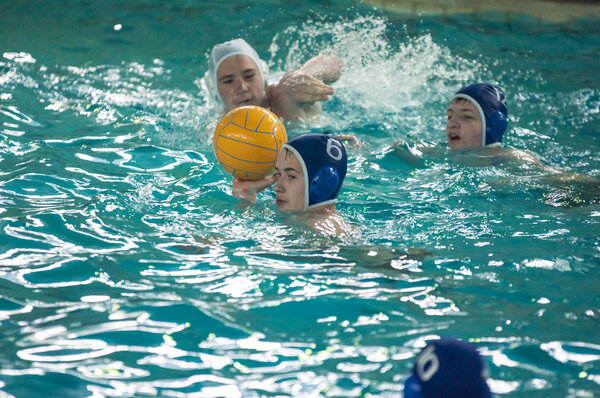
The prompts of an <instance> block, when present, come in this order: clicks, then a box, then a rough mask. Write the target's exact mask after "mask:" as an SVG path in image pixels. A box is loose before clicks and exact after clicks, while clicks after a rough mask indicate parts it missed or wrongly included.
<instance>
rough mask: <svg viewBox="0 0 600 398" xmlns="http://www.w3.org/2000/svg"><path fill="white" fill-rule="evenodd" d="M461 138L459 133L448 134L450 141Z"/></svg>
mask: <svg viewBox="0 0 600 398" xmlns="http://www.w3.org/2000/svg"><path fill="white" fill-rule="evenodd" d="M458 140H460V136H459V135H457V134H448V141H458Z"/></svg>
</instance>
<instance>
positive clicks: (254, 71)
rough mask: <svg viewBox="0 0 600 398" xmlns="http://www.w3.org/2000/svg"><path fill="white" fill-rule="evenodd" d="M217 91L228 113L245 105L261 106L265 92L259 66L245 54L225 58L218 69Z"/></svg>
mask: <svg viewBox="0 0 600 398" xmlns="http://www.w3.org/2000/svg"><path fill="white" fill-rule="evenodd" d="M217 90H219V95H220V96H221V99H222V100H223V104H225V108H226V109H227V110H228V111H230V110H232V109H235V108H239V107H240V106H245V105H261V103H262V101H263V96H264V91H263V82H262V79H261V77H260V73H259V71H258V66H257V65H256V64H255V63H254V61H253V60H252V58H250V57H249V56H247V55H243V54H237V55H232V56H230V57H228V58H225V59H224V60H223V62H221V64H220V65H219V69H217Z"/></svg>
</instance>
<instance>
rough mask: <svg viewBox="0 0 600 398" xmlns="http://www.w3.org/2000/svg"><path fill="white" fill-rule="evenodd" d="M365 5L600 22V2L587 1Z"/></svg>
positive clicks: (369, 0) (403, 0)
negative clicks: (596, 20)
mask: <svg viewBox="0 0 600 398" xmlns="http://www.w3.org/2000/svg"><path fill="white" fill-rule="evenodd" d="M360 2H362V3H366V4H371V5H373V6H376V7H379V8H382V9H385V10H389V11H394V12H399V13H406V14H411V15H418V16H427V15H431V16H440V15H441V16H444V15H454V14H477V13H488V12H497V13H503V14H509V15H527V16H530V17H533V18H537V19H540V20H544V21H548V22H569V21H573V20H577V19H584V18H592V19H600V1H589V0H587V1H585V0H570V1H569V0H563V1H555V0H528V1H522V0H496V1H494V0H487V1H486V0H451V1H448V0H360Z"/></svg>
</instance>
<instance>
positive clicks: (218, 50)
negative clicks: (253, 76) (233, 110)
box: [206, 39, 267, 104]
mask: <svg viewBox="0 0 600 398" xmlns="http://www.w3.org/2000/svg"><path fill="white" fill-rule="evenodd" d="M232 55H246V56H248V57H250V58H252V60H253V61H254V63H255V64H256V69H258V73H259V74H260V78H261V79H262V83H263V89H264V88H265V87H266V84H267V80H266V78H265V73H264V69H265V66H266V64H264V62H263V61H262V60H261V59H260V57H259V56H258V53H257V52H256V50H254V48H252V46H251V45H250V44H248V43H247V42H246V40H244V39H235V40H231V41H226V42H225V43H220V44H216V45H215V46H214V47H213V48H212V50H211V52H210V58H209V60H208V77H209V78H210V80H208V79H206V83H207V86H208V90H209V92H210V93H211V95H212V96H213V97H214V99H215V100H216V101H217V102H219V103H221V104H222V103H223V99H222V98H221V94H219V90H218V89H217V71H218V70H219V65H221V62H223V61H224V60H226V59H227V58H229V57H231V56H232ZM211 84H212V87H211V86H210V85H211Z"/></svg>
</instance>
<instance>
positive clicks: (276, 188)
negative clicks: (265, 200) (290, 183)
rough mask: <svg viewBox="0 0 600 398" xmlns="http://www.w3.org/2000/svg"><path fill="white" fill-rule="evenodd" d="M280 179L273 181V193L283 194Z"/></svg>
mask: <svg viewBox="0 0 600 398" xmlns="http://www.w3.org/2000/svg"><path fill="white" fill-rule="evenodd" d="M280 181H281V179H279V178H278V179H277V181H275V185H273V191H275V192H277V193H280V192H283V187H282V186H281V183H280Z"/></svg>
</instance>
